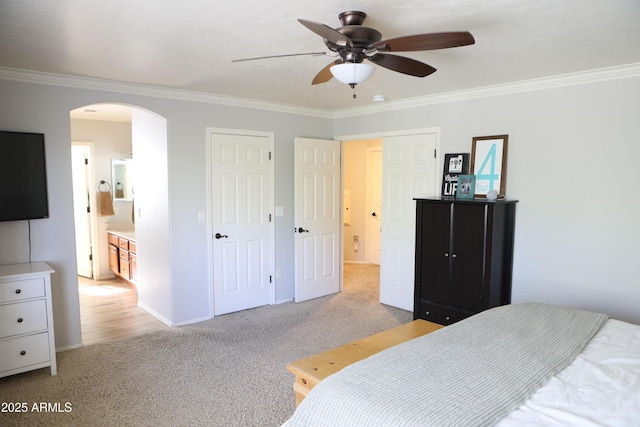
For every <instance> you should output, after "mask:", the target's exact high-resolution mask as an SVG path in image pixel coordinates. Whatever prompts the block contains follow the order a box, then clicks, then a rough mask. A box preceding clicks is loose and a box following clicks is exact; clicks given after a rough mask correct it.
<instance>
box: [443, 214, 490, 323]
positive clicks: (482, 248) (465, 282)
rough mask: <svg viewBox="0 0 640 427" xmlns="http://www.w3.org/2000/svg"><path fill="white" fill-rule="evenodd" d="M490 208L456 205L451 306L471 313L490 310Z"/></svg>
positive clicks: (453, 230)
mask: <svg viewBox="0 0 640 427" xmlns="http://www.w3.org/2000/svg"><path fill="white" fill-rule="evenodd" d="M487 214H488V209H487V205H486V204H476V203H456V204H455V205H454V208H453V221H452V237H453V238H452V256H451V264H452V265H451V267H452V268H451V277H450V282H449V301H448V304H450V305H452V306H454V307H458V308H462V309H465V310H469V311H480V310H482V309H484V308H486V307H487V304H488V301H484V298H486V297H487V295H485V294H486V292H485V288H486V286H487V284H486V277H485V272H486V271H487V265H489V264H488V259H487V257H488V256H489V255H490V254H489V253H488V252H487V250H486V248H487V240H486V239H487V237H488V233H487Z"/></svg>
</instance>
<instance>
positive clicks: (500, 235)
mask: <svg viewBox="0 0 640 427" xmlns="http://www.w3.org/2000/svg"><path fill="white" fill-rule="evenodd" d="M516 202H517V201H515V200H499V201H489V200H486V199H473V200H461V199H451V198H442V199H416V263H415V294H414V297H415V302H414V312H413V317H414V319H425V320H428V321H431V322H435V323H439V324H442V325H448V324H451V323H454V322H457V321H459V320H462V319H464V318H466V317H469V316H471V315H473V314H476V313H479V312H481V311H483V310H486V309H488V308H491V307H496V306H499V305H504V304H509V303H510V302H511V276H512V270H513V239H514V227H515V213H516Z"/></svg>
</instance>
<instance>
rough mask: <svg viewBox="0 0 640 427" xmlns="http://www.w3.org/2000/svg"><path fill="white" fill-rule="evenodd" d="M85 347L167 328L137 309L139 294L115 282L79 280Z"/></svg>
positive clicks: (82, 278) (81, 278) (79, 278)
mask: <svg viewBox="0 0 640 427" xmlns="http://www.w3.org/2000/svg"><path fill="white" fill-rule="evenodd" d="M78 293H79V295H80V318H81V326H82V342H83V343H84V345H88V344H95V343H98V342H104V341H111V340H114V339H118V338H125V337H131V336H134V335H140V334H144V333H147V332H153V331H157V330H160V329H164V328H167V327H168V326H166V325H165V324H164V323H162V322H160V321H159V320H158V319H156V318H155V317H153V316H151V315H150V314H149V313H147V312H146V311H144V310H143V309H141V308H140V307H138V292H137V291H136V290H135V289H133V288H130V287H128V286H127V285H125V284H123V283H122V282H119V281H118V280H115V279H114V280H91V279H87V278H84V277H78Z"/></svg>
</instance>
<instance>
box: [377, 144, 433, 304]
mask: <svg viewBox="0 0 640 427" xmlns="http://www.w3.org/2000/svg"><path fill="white" fill-rule="evenodd" d="M436 144H437V134H436V133H427V134H420V135H407V136H394V137H388V138H384V139H383V141H382V150H383V155H382V158H383V164H382V182H383V185H382V200H383V207H382V254H381V258H382V260H381V263H380V302H381V303H383V304H388V305H392V306H394V307H399V308H402V309H404V310H410V311H413V293H414V286H413V284H414V265H415V233H416V231H415V230H416V204H415V201H414V200H413V199H414V198H422V197H434V196H435V195H436V194H437V193H436V191H437V185H436V183H437V177H436V174H437V168H436V160H437V158H436V154H435V153H436V151H435V150H436Z"/></svg>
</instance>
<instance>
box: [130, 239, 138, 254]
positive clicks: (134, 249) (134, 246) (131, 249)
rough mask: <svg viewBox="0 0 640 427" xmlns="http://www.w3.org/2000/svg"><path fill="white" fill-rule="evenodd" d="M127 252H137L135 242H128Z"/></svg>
mask: <svg viewBox="0 0 640 427" xmlns="http://www.w3.org/2000/svg"><path fill="white" fill-rule="evenodd" d="M129 252H133V253H135V252H137V246H136V242H134V241H133V240H129Z"/></svg>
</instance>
